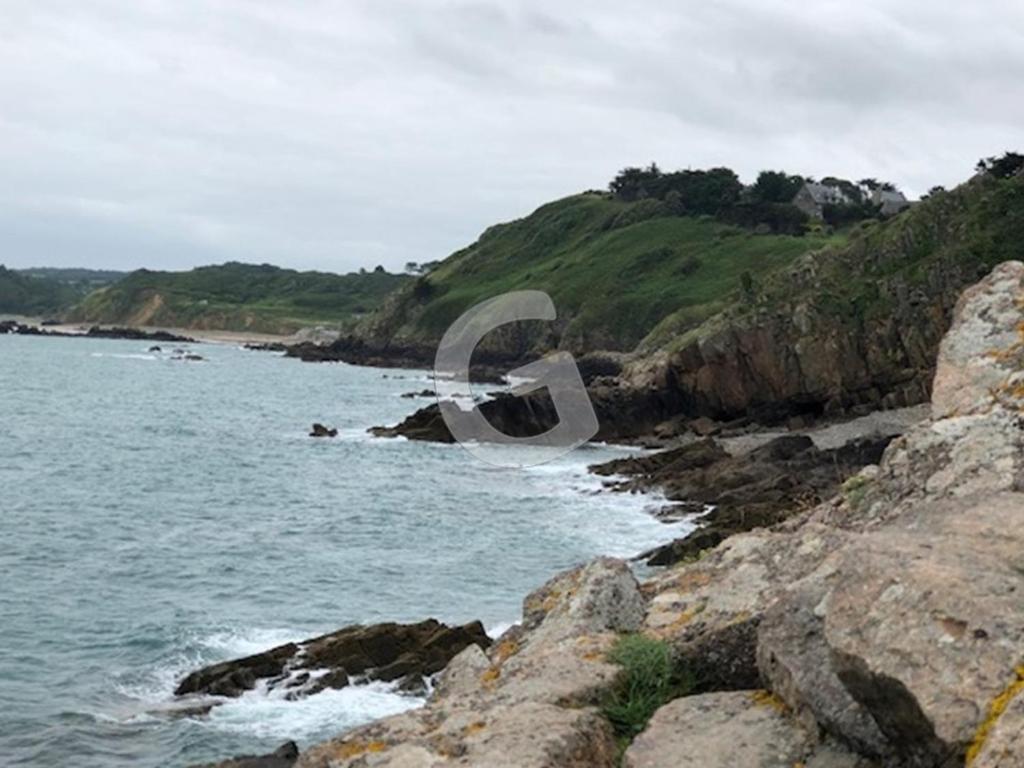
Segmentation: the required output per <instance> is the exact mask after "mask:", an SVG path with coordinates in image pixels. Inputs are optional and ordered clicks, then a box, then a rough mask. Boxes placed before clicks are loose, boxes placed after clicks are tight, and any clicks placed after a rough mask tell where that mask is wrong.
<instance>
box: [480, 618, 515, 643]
mask: <svg viewBox="0 0 1024 768" xmlns="http://www.w3.org/2000/svg"><path fill="white" fill-rule="evenodd" d="M518 626H519V622H518V621H500V622H498V623H497V624H492V625H491V626H489V627H485V628H484V629H485V631H486V632H487V636H488V637H489V638H491V640H497V639H498V638H499V637H501V636H502V635H504V634H505V633H506V632H508V631H509V630H510V629H512V627H518Z"/></svg>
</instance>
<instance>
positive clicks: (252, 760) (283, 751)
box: [193, 741, 299, 768]
mask: <svg viewBox="0 0 1024 768" xmlns="http://www.w3.org/2000/svg"><path fill="white" fill-rule="evenodd" d="M298 759H299V748H298V746H297V745H296V744H295V742H294V741H289V742H286V743H285V744H282V745H281V746H280V747H278V748H277V749H275V750H274V751H273V752H271V753H270V754H269V755H259V756H254V755H239V756H238V757H234V758H232V759H230V760H224V761H223V762H220V763H208V764H206V765H197V766H193V768H292V766H293V765H295V761H296V760H298Z"/></svg>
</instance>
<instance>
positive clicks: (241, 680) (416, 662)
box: [175, 619, 490, 698]
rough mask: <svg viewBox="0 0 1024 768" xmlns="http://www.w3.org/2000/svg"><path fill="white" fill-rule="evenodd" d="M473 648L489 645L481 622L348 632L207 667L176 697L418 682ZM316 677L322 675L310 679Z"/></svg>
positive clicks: (300, 692)
mask: <svg viewBox="0 0 1024 768" xmlns="http://www.w3.org/2000/svg"><path fill="white" fill-rule="evenodd" d="M471 644H476V645H478V646H480V647H482V648H486V647H487V646H488V645H489V644H490V639H489V638H488V637H487V634H486V632H485V631H484V629H483V626H482V625H481V624H480V623H479V622H475V623H472V624H467V625H465V626H462V627H449V626H447V625H445V624H441V623H440V622H438V621H435V620H433V619H428V620H427V621H423V622H420V623H419V624H393V623H385V624H374V625H371V626H366V627H363V626H355V627H348V628H346V629H342V630H340V631H338V632H334V633H332V634H329V635H324V636H322V637H317V638H313V639H312V640H306V641H305V642H302V643H288V644H287V645H282V646H279V647H277V648H272V649H271V650H269V651H265V652H264V653H259V654H256V655H254V656H249V657H246V658H244V659H237V660H235V661H226V662H222V663H220V664H213V665H211V666H209V667H205V668H203V669H200V670H198V671H196V672H193V673H192V674H190V675H189V676H188V677H186V678H185V679H184V680H182V681H181V683H180V684H179V685H178V687H177V689H176V690H175V695H177V696H185V695H189V694H203V695H212V696H223V697H237V696H240V695H242V693H244V692H245V691H247V690H251V689H252V688H254V687H256V684H257V683H258V682H260V681H265V682H266V683H267V685H268V688H269V689H270V690H274V689H275V688H279V687H284V688H288V689H292V690H290V693H289V696H290V697H291V698H301V697H303V696H308V695H312V694H315V693H318V692H319V691H322V690H324V689H327V688H343V687H345V686H347V685H348V684H349V683H350V681H351V678H353V677H357V676H359V677H366V678H368V679H371V680H383V681H386V682H392V681H408V680H411V679H416V680H418V679H422V678H423V677H424V676H427V675H433V674H435V673H437V672H440V671H441V670H442V669H444V667H445V665H446V664H447V663H448V662H449V661H450V660H451V659H452V658H454V657H455V656H456V655H457V654H459V653H460V652H461V651H462V650H463V649H465V648H466V647H467V646H469V645H471ZM324 670H328V672H326V673H325V672H324ZM312 672H317V673H318V674H316V675H312V674H308V673H312ZM303 675H304V677H302V676H303Z"/></svg>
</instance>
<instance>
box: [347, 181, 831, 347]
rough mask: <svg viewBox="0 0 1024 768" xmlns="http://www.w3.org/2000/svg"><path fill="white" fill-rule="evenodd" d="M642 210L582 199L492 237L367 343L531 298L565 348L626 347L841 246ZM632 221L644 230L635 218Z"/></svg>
mask: <svg viewBox="0 0 1024 768" xmlns="http://www.w3.org/2000/svg"><path fill="white" fill-rule="evenodd" d="M648 213H649V206H648V207H645V206H644V204H643V203H624V202H619V201H615V200H611V199H608V198H607V197H606V196H603V195H597V194H584V195H577V196H574V197H569V198H566V199H563V200H559V201H557V202H554V203H550V204H548V205H545V206H543V207H542V208H540V209H538V210H537V211H535V212H534V213H533V214H531V215H530V216H528V217H526V218H525V219H521V220H519V221H515V222H511V223H509V224H502V225H498V226H495V227H491V228H490V229H489V230H487V231H486V232H485V233H484V234H483V235H482V236H481V238H480V239H479V240H478V241H477V242H476V243H474V244H473V245H471V246H470V247H468V248H466V249H464V250H462V251H459V252H457V253H455V254H453V255H452V256H451V257H449V258H448V259H446V260H445V261H444V262H442V264H441V265H440V266H439V267H438V268H437V269H435V270H434V271H433V272H431V273H430V275H429V276H428V277H426V278H423V279H421V281H420V283H419V285H416V286H410V287H407V288H406V289H405V290H404V291H403V292H402V294H401V295H400V296H398V297H396V298H395V299H394V300H393V301H391V302H389V303H388V305H387V306H386V307H385V308H384V309H383V310H382V311H381V312H380V313H378V314H377V316H375V317H373V318H372V319H371V322H370V323H367V324H366V325H365V326H364V329H363V330H364V331H365V332H367V334H368V335H371V336H376V337H377V338H378V339H379V338H380V337H381V336H382V335H383V336H386V337H388V338H394V339H397V340H400V341H413V342H420V343H431V342H436V340H437V339H438V338H439V337H440V335H441V334H442V333H443V332H444V330H445V328H447V326H448V325H449V324H450V323H451V322H452V321H453V320H455V318H457V317H458V316H459V314H461V313H462V312H463V311H465V310H466V309H467V308H468V307H470V306H472V305H473V304H475V303H477V302H479V301H482V300H484V299H487V298H490V297H492V296H495V295H498V294H501V293H504V292H506V291H511V290H522V289H540V290H544V291H547V292H548V293H549V294H550V295H551V297H552V299H553V300H554V302H555V306H556V308H557V309H558V312H559V317H560V318H568V319H569V323H568V327H567V328H566V329H565V331H564V333H563V345H565V346H568V347H569V348H572V349H575V350H588V349H601V348H603V349H619V350H629V349H632V348H633V347H634V346H635V345H636V344H637V342H639V341H640V340H641V339H642V338H644V336H646V335H647V334H648V333H649V332H650V331H651V329H652V328H654V327H655V326H656V325H657V324H658V323H659V321H661V320H662V319H663V318H665V317H666V316H667V315H670V314H672V313H677V312H681V313H682V314H685V315H686V317H687V318H688V322H689V323H692V324H697V323H699V322H700V321H702V320H704V319H705V318H707V317H709V316H710V315H712V314H714V313H715V312H716V311H718V310H719V309H721V307H722V306H724V305H725V304H726V303H727V302H728V301H729V300H730V297H732V296H733V295H735V294H737V293H738V291H739V287H740V276H741V274H742V273H743V272H750V273H751V274H752V275H753V276H755V278H761V277H763V276H764V275H766V274H769V273H771V272H774V271H775V270H777V269H779V268H780V267H783V266H785V265H787V264H789V263H790V262H791V261H792V260H793V259H794V258H795V257H797V256H799V255H800V254H803V253H806V252H808V251H810V250H814V249H817V248H820V247H822V246H824V245H826V244H828V243H829V242H837V241H840V240H842V238H841V237H839V238H832V239H829V238H825V237H823V236H820V235H817V236H807V237H803V238H797V237H784V236H775V235H755V234H753V233H751V232H749V231H746V230H742V229H738V228H736V227H733V226H729V225H726V224H722V223H720V222H717V221H714V220H711V219H708V218H688V217H676V216H657V217H655V218H646V219H645V218H644V217H645V215H648ZM637 219H641V220H637Z"/></svg>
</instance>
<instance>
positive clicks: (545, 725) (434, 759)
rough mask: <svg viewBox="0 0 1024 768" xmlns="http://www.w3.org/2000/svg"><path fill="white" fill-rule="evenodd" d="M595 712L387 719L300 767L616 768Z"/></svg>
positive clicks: (543, 707) (508, 709) (310, 754)
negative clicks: (462, 767)
mask: <svg viewBox="0 0 1024 768" xmlns="http://www.w3.org/2000/svg"><path fill="white" fill-rule="evenodd" d="M615 758H616V745H615V739H614V738H613V736H612V733H611V728H610V727H609V726H608V723H607V722H606V721H605V720H604V719H603V718H602V717H601V716H600V715H598V713H597V712H596V711H594V710H593V709H567V708H562V707H557V706H553V705H550V704H538V703H533V702H524V703H519V704H511V705H505V704H499V705H497V706H493V707H489V708H485V709H482V710H476V709H471V708H453V709H450V710H446V711H444V713H443V714H442V713H440V712H429V711H428V712H420V713H415V714H411V715H400V716H398V717H397V718H388V719H385V720H382V721H380V722H378V723H375V724H373V725H370V726H366V727H363V728H357V729H356V730H355V731H353V732H352V733H350V734H348V735H346V737H344V738H342V739H337V740H335V741H331V742H327V743H326V744H321V745H319V746H316V747H313V748H312V749H309V750H307V751H306V752H305V753H304V754H303V755H302V757H301V758H300V759H299V762H297V763H296V768H384V767H385V766H386V767H387V768H437V767H438V766H448V765H451V766H455V765H458V766H466V767H468V768H614V766H615V764H616V763H615Z"/></svg>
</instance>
